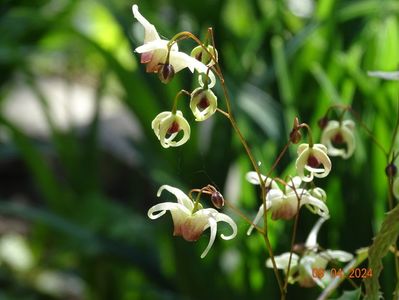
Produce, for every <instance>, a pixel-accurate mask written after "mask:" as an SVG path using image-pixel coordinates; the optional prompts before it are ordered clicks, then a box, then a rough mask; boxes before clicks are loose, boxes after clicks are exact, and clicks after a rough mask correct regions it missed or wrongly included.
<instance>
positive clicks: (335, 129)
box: [321, 120, 355, 159]
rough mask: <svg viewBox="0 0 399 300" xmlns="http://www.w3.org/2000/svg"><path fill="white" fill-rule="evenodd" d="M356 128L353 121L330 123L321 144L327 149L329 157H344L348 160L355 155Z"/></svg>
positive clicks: (324, 131) (323, 134) (322, 136)
mask: <svg viewBox="0 0 399 300" xmlns="http://www.w3.org/2000/svg"><path fill="white" fill-rule="evenodd" d="M354 128H355V123H354V122H353V121H352V120H345V121H342V122H338V121H335V120H332V121H329V122H328V124H327V126H326V127H325V128H324V130H323V133H322V135H321V143H322V144H324V145H325V146H326V147H327V153H328V155H331V156H342V157H343V158H344V159H347V158H349V157H350V156H351V155H352V154H353V152H354V151H355V136H354V135H353V130H354ZM338 146H341V147H338ZM342 146H343V147H342Z"/></svg>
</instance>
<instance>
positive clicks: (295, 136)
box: [290, 129, 302, 144]
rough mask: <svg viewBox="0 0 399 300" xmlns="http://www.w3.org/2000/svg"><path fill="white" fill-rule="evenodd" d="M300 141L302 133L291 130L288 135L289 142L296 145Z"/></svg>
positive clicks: (297, 130)
mask: <svg viewBox="0 0 399 300" xmlns="http://www.w3.org/2000/svg"><path fill="white" fill-rule="evenodd" d="M301 139H302V133H301V132H300V131H299V129H292V131H291V133H290V141H291V143H293V144H298V143H299V142H300V141H301Z"/></svg>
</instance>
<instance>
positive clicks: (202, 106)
mask: <svg viewBox="0 0 399 300" xmlns="http://www.w3.org/2000/svg"><path fill="white" fill-rule="evenodd" d="M208 106H209V100H208V98H207V97H206V96H204V97H202V98H201V100H200V101H199V102H198V104H197V107H198V108H199V109H200V110H204V109H206V108H207V107H208Z"/></svg>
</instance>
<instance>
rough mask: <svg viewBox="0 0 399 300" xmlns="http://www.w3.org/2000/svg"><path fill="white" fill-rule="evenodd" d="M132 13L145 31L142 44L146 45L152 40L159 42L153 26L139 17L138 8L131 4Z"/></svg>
mask: <svg viewBox="0 0 399 300" xmlns="http://www.w3.org/2000/svg"><path fill="white" fill-rule="evenodd" d="M132 11H133V16H134V17H135V18H136V19H137V21H139V23H140V24H141V25H143V27H144V30H145V36H144V43H148V42H150V41H153V40H159V39H160V37H159V34H158V32H157V30H156V29H155V26H154V25H152V24H151V23H150V22H148V21H147V19H146V18H144V17H143V16H142V15H141V13H140V12H139V7H138V6H137V5H136V4H133V6H132Z"/></svg>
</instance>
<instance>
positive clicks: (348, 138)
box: [341, 127, 356, 159]
mask: <svg viewBox="0 0 399 300" xmlns="http://www.w3.org/2000/svg"><path fill="white" fill-rule="evenodd" d="M341 134H342V137H343V139H344V141H345V143H346V146H347V149H346V151H344V153H343V154H342V157H343V158H344V159H347V158H349V157H351V156H352V154H353V152H355V148H356V139H355V137H354V135H353V132H352V130H351V129H349V128H345V127H343V128H342V129H341Z"/></svg>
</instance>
